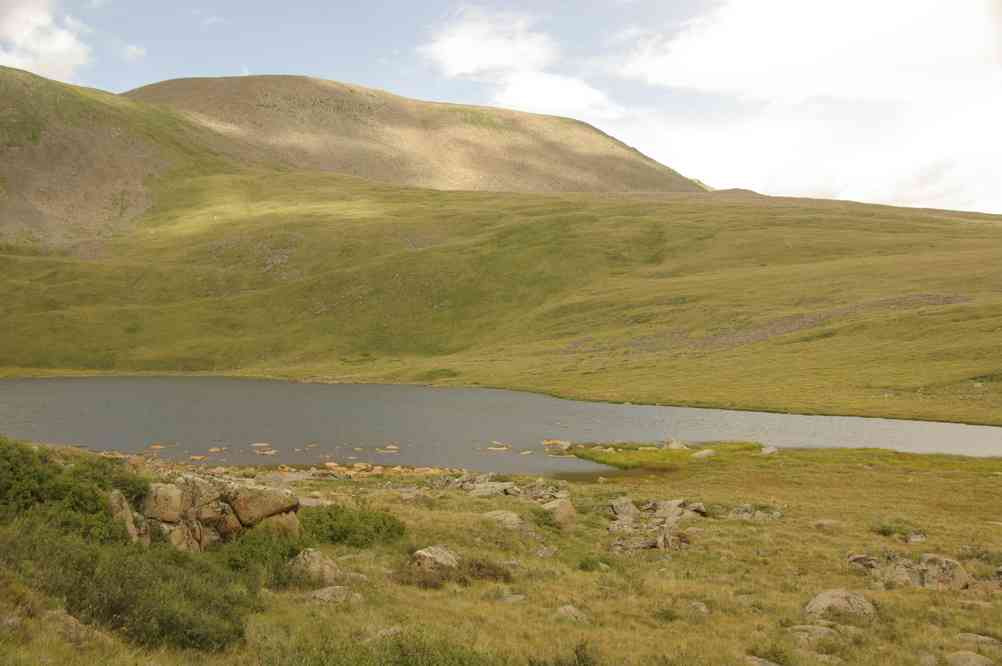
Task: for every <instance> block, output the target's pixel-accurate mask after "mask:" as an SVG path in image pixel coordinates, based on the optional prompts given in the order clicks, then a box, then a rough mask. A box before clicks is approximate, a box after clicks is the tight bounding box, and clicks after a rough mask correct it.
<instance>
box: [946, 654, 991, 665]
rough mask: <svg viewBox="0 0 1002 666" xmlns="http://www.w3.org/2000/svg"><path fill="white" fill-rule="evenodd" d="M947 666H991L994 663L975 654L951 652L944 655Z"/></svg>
mask: <svg viewBox="0 0 1002 666" xmlns="http://www.w3.org/2000/svg"><path fill="white" fill-rule="evenodd" d="M946 663H947V664H949V666H993V665H994V664H995V662H994V661H992V660H991V659H989V658H988V657H984V656H982V655H980V654H977V653H976V652H952V653H950V654H948V655H946Z"/></svg>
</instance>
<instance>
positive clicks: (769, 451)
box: [761, 446, 779, 456]
mask: <svg viewBox="0 0 1002 666" xmlns="http://www.w3.org/2000/svg"><path fill="white" fill-rule="evenodd" d="M777 453H779V449H777V448H776V447H775V446H767V447H765V448H764V449H762V452H761V455H763V456H771V455H775V454H777Z"/></svg>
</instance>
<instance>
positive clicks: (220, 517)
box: [195, 501, 243, 541]
mask: <svg viewBox="0 0 1002 666" xmlns="http://www.w3.org/2000/svg"><path fill="white" fill-rule="evenodd" d="M195 515H196V517H197V520H198V522H200V523H202V524H203V525H205V526H206V527H210V528H212V529H213V530H215V532H216V533H217V534H218V535H219V536H220V537H221V538H222V540H224V541H226V540H229V539H231V538H232V537H234V536H236V535H237V533H239V532H240V530H242V529H243V525H241V524H240V519H239V518H237V514H235V513H234V512H233V509H232V508H231V507H230V505H229V504H227V503H226V502H223V501H215V502H210V503H208V504H204V505H202V506H200V507H198V509H197V510H196V512H195Z"/></svg>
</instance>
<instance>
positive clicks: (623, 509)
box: [609, 497, 640, 518]
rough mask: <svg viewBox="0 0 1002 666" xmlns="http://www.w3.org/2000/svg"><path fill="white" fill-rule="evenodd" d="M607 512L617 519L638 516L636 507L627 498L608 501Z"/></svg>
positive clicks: (638, 511)
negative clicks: (610, 512)
mask: <svg viewBox="0 0 1002 666" xmlns="http://www.w3.org/2000/svg"><path fill="white" fill-rule="evenodd" d="M609 510H610V511H612V515H614V516H616V517H617V518H624V517H628V518H633V517H634V516H638V515H640V509H638V508H637V505H636V504H634V503H633V500H631V499H630V498H629V497H617V498H616V499H614V500H610V501H609Z"/></svg>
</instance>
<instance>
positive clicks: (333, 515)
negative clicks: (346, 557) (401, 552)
mask: <svg viewBox="0 0 1002 666" xmlns="http://www.w3.org/2000/svg"><path fill="white" fill-rule="evenodd" d="M299 522H300V523H301V524H302V526H303V533H304V534H305V535H306V538H307V539H310V540H312V541H315V542H318V543H340V544H344V545H346V546H354V547H356V548H366V547H369V546H372V545H375V544H380V543H392V542H394V541H397V540H399V539H400V538H402V537H403V536H404V532H405V531H406V529H405V528H404V524H403V523H401V522H400V521H399V520H398V519H397V518H396V517H395V516H393V515H391V514H389V513H386V512H384V511H371V510H368V509H352V508H349V507H345V506H324V507H309V508H305V509H303V510H301V511H300V512H299Z"/></svg>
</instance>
